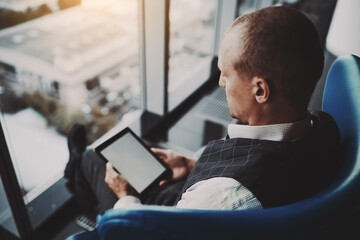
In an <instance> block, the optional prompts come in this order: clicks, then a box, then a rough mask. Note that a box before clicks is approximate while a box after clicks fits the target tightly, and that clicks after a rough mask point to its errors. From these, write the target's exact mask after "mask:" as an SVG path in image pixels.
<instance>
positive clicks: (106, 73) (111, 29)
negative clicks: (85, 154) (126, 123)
mask: <svg viewBox="0 0 360 240" xmlns="http://www.w3.org/2000/svg"><path fill="white" fill-rule="evenodd" d="M0 8H2V9H3V10H1V14H0V18H1V19H0V27H1V30H0V102H1V105H2V110H3V114H4V119H5V124H4V125H5V126H6V130H7V141H8V143H9V145H10V148H11V150H12V151H11V154H12V157H13V161H14V166H15V169H16V172H17V175H18V179H19V182H20V185H21V187H22V190H23V193H24V196H26V198H25V199H26V200H28V201H30V200H31V199H33V198H34V197H36V196H37V195H38V194H39V193H41V191H43V190H44V189H46V187H47V186H49V185H50V184H51V183H53V182H54V181H56V180H57V179H59V178H60V177H61V176H62V174H63V170H64V167H65V164H66V162H67V160H68V149H67V142H66V136H67V134H68V132H69V130H70V129H71V127H72V125H73V124H74V123H82V124H84V125H86V127H87V129H88V134H89V143H91V142H93V141H94V140H96V139H98V138H99V137H100V136H101V135H103V134H104V133H105V132H107V131H108V130H109V129H111V128H112V127H113V126H114V125H115V124H117V123H118V122H119V121H121V119H122V118H123V117H124V116H125V115H126V114H128V113H130V112H132V111H135V110H137V109H138V108H139V105H140V83H139V59H138V6H137V1H134V0H102V1H97V0H83V1H81V0H73V1H69V0H26V1H25V0H23V1H22V0H18V1H1V4H0Z"/></svg>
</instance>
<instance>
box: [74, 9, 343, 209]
mask: <svg viewBox="0 0 360 240" xmlns="http://www.w3.org/2000/svg"><path fill="white" fill-rule="evenodd" d="M323 62H324V57H323V52H322V47H321V44H320V40H319V38H318V34H317V32H316V29H315V27H314V25H313V23H312V22H311V21H310V20H309V19H308V18H307V17H306V16H305V15H303V14H302V13H301V12H299V11H297V10H295V9H292V8H288V7H269V8H265V9H261V10H258V11H255V12H253V13H250V14H246V15H244V16H241V17H239V18H237V19H236V20H235V21H234V22H233V24H232V25H231V26H230V27H229V29H228V31H227V32H226V35H225V38H224V40H223V42H222V45H221V48H220V53H219V61H218V66H219V69H220V71H221V76H220V79H219V85H220V86H221V87H223V88H225V90H226V96H227V102H228V105H229V109H230V115H231V116H232V117H233V118H236V119H238V120H239V121H240V122H241V123H242V124H231V125H229V127H228V137H227V139H222V140H215V141H212V142H210V143H209V144H208V145H207V146H206V148H205V150H204V152H203V153H202V155H201V156H200V158H199V159H198V160H196V159H188V158H185V157H183V156H181V155H180V154H177V153H175V152H172V151H169V150H161V149H153V151H154V152H155V153H156V154H158V155H159V156H160V157H161V158H162V159H163V160H164V162H165V163H167V164H168V165H169V166H170V168H171V169H172V170H173V178H172V179H171V180H168V182H165V183H164V182H163V183H162V184H163V186H164V187H163V188H161V189H159V190H158V195H160V196H161V198H162V197H163V196H167V189H171V191H170V192H169V195H171V196H175V195H178V196H179V198H178V199H177V200H176V201H175V202H174V198H173V197H171V199H172V200H171V201H173V202H174V204H175V205H176V206H177V207H181V208H206V209H249V208H269V207H276V206H280V205H285V204H290V203H293V202H296V201H299V200H302V199H305V198H307V197H309V196H312V195H314V194H316V193H317V192H319V191H321V190H322V189H324V188H325V187H326V186H328V185H329V184H330V182H331V181H332V180H333V179H334V178H335V176H336V174H337V169H338V168H339V164H340V163H339V133H338V129H337V126H336V123H335V122H334V120H333V119H332V118H331V117H330V116H329V115H328V114H326V113H323V112H317V113H314V114H310V113H309V112H308V110H307V105H308V102H309V99H310V97H311V94H312V92H313V90H314V88H315V85H316V83H317V81H318V80H319V78H320V76H321V74H322V70H323ZM94 158H95V157H94V154H93V153H89V151H87V152H86V153H85V154H84V156H83V158H82V161H81V167H80V169H81V171H82V174H83V179H82V181H80V182H83V185H86V184H89V186H90V187H89V188H88V189H90V188H91V189H92V192H93V193H95V195H96V198H97V199H98V201H99V202H100V204H101V205H102V206H107V208H109V207H111V206H112V205H113V204H114V203H115V202H116V204H115V208H119V207H127V206H132V205H140V204H142V202H143V203H147V204H148V203H150V204H159V203H160V204H162V203H163V202H161V200H160V201H159V199H157V198H156V197H155V198H154V197H153V196H156V195H157V193H155V194H153V195H152V196H151V197H149V198H150V199H151V198H152V199H154V201H153V200H149V199H142V200H140V199H139V198H138V197H137V196H136V195H135V194H134V191H133V190H132V188H131V186H129V184H128V183H127V181H126V180H125V179H124V178H122V176H121V175H120V174H118V173H117V172H116V171H115V170H114V169H113V167H112V165H111V164H110V163H107V165H106V171H105V169H104V166H103V164H102V163H99V164H94V162H95V160H94ZM91 159H92V160H91ZM101 165H102V166H101ZM99 169H100V170H99ZM99 171H100V172H99ZM104 175H105V183H106V185H107V186H108V187H105V188H106V189H104V186H106V185H105V183H104V182H103V181H97V180H96V179H99V177H94V176H100V177H101V176H104ZM181 179H186V181H185V183H184V184H178V185H177V183H181V182H179V181H178V180H181ZM100 185H101V186H100ZM166 186H170V187H166ZM174 186H175V187H174ZM167 203H169V202H167ZM105 209H106V207H105Z"/></svg>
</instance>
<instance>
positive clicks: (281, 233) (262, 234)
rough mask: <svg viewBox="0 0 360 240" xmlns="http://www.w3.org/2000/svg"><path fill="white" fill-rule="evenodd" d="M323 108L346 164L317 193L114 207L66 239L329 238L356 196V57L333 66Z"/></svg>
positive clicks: (359, 182)
mask: <svg viewBox="0 0 360 240" xmlns="http://www.w3.org/2000/svg"><path fill="white" fill-rule="evenodd" d="M323 110H324V111H326V112H329V113H330V114H331V115H332V116H333V117H334V118H335V120H336V122H337V124H338V125H339V128H340V132H341V141H342V147H343V158H344V160H345V161H344V162H345V164H344V167H343V169H342V170H341V173H340V175H339V176H338V178H337V179H336V180H335V182H334V183H333V184H332V185H331V186H330V187H328V188H327V189H326V190H324V191H323V192H321V193H319V194H317V195H316V196H313V197H311V198H309V199H306V200H303V201H300V202H297V203H294V204H291V205H287V206H282V207H277V208H271V209H258V210H242V211H224V210H195V209H176V208H171V207H157V206H144V207H141V208H132V209H117V210H113V209H112V210H108V211H106V212H104V213H102V214H100V215H99V216H98V218H97V221H98V227H97V228H96V229H95V230H94V231H91V232H85V233H81V234H78V235H76V236H73V237H71V238H70V239H71V240H76V239H90V240H91V239H107V240H110V239H234V238H238V239H240V238H241V239H319V238H320V239H322V238H326V239H328V237H330V236H332V234H334V233H337V232H339V231H341V230H342V228H343V227H344V225H345V224H346V223H347V221H348V220H349V219H350V218H351V217H350V216H351V215H352V213H353V212H354V206H355V204H356V203H357V201H358V200H359V197H360V148H359V143H360V59H359V58H358V57H356V56H354V55H346V56H343V57H340V58H338V59H337V60H336V61H335V62H334V64H333V65H332V66H331V69H330V71H329V74H328V77H327V82H326V86H325V92H324V100H323ZM319 177H321V176H319Z"/></svg>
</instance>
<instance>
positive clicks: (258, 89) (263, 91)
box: [252, 77, 270, 103]
mask: <svg viewBox="0 0 360 240" xmlns="http://www.w3.org/2000/svg"><path fill="white" fill-rule="evenodd" d="M252 84H253V86H254V87H253V91H254V92H253V93H254V96H255V99H256V101H257V102H258V103H265V102H267V101H268V100H269V96H270V87H269V84H268V82H267V81H266V80H265V79H264V78H261V77H254V78H253V79H252Z"/></svg>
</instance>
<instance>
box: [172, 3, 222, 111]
mask: <svg viewBox="0 0 360 240" xmlns="http://www.w3.org/2000/svg"><path fill="white" fill-rule="evenodd" d="M217 2H218V1H216V0H197V1H192V0H171V1H170V13H169V18H170V41H169V63H168V65H169V71H168V79H169V86H168V94H169V110H170V111H171V110H172V109H173V108H174V107H176V106H177V105H178V104H179V103H180V102H181V101H182V100H183V99H184V98H186V97H187V96H189V95H190V94H191V93H192V92H193V91H194V89H196V88H198V87H199V86H201V84H202V83H204V82H205V81H206V80H207V79H208V77H209V74H210V63H211V60H212V58H213V56H214V39H215V25H216V24H215V23H216V12H217Z"/></svg>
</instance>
